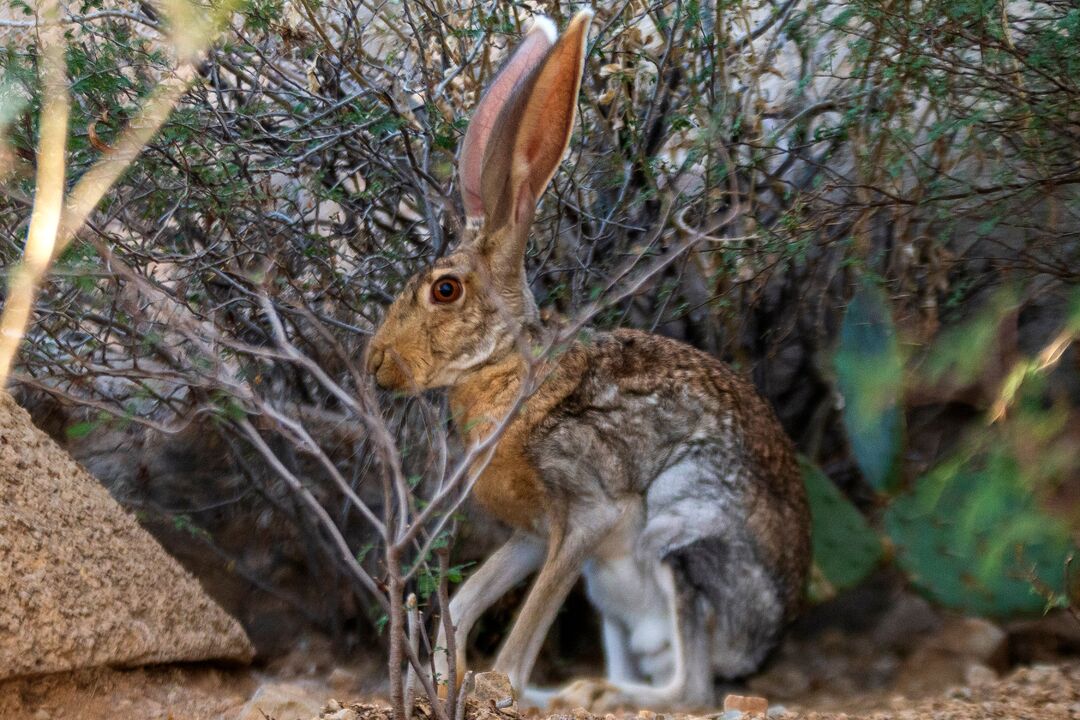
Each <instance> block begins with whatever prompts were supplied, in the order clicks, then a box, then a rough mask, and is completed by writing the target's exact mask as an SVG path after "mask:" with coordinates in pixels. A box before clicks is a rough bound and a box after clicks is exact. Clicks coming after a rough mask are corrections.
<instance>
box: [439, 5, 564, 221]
mask: <svg viewBox="0 0 1080 720" xmlns="http://www.w3.org/2000/svg"><path fill="white" fill-rule="evenodd" d="M555 37H556V32H555V23H553V22H552V21H551V20H550V19H548V18H546V17H544V16H542V15H538V16H536V17H535V18H534V19H533V24H532V27H531V28H529V32H528V34H526V35H525V39H524V40H522V41H521V45H519V46H518V48H517V50H515V51H514V54H513V55H511V56H510V59H509V60H508V61H507V62H506V64H505V65H504V66H503V68H502V70H500V71H499V74H498V75H496V76H495V80H494V82H492V83H491V87H489V88H488V91H487V92H486V93H484V97H483V98H482V99H481V100H480V104H479V105H477V106H476V110H475V111H474V112H473V116H472V120H470V121H469V127H468V129H467V130H466V131H465V138H464V139H463V140H462V142H461V155H460V156H459V157H458V177H459V178H460V179H461V195H462V200H463V202H464V204H465V216H466V217H467V218H468V219H470V220H479V219H482V218H483V217H484V201H483V198H482V196H481V190H480V176H481V172H482V170H483V166H484V153H485V152H486V151H487V147H488V141H489V140H490V139H491V134H492V130H493V129H494V128H495V123H496V121H497V120H498V117H499V114H500V113H501V112H502V110H503V108H504V107H506V103H507V102H508V101H509V100H510V98H511V96H512V93H513V90H514V87H515V86H516V85H517V84H518V83H519V82H521V79H522V78H525V77H528V75H529V73H531V72H532V71H533V70H535V69H536V67H537V66H538V65H539V64H540V62H541V61H542V60H543V59H544V57H545V56H546V55H547V52H548V50H550V49H551V47H552V45H554V44H555Z"/></svg>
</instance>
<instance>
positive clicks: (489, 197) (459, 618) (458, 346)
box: [366, 11, 809, 710]
mask: <svg viewBox="0 0 1080 720" xmlns="http://www.w3.org/2000/svg"><path fill="white" fill-rule="evenodd" d="M590 18H591V13H590V12H589V11H582V12H579V13H578V14H577V15H576V16H575V17H574V18H573V20H571V22H570V25H569V27H568V29H567V31H566V33H564V35H563V36H562V37H561V38H559V39H558V40H557V41H556V37H555V30H554V25H553V24H552V23H551V22H550V21H547V20H542V21H538V22H537V23H536V24H535V25H534V27H533V29H532V30H530V32H529V33H528V34H527V35H526V37H525V39H524V40H523V41H522V43H521V44H520V45H519V47H518V49H517V50H516V51H515V53H514V54H513V55H512V56H511V58H510V59H509V60H508V61H507V63H506V64H505V65H504V68H503V70H501V71H500V73H499V75H498V76H497V77H496V79H495V80H494V82H493V83H492V84H491V86H490V87H489V89H488V91H487V93H486V94H485V96H484V98H483V99H482V100H481V102H480V104H479V106H478V107H477V109H476V111H475V112H474V115H473V119H472V121H471V122H470V124H469V128H468V130H467V132H466V134H465V137H464V139H463V142H462V149H461V154H460V157H459V175H460V179H461V191H462V200H463V205H464V208H465V211H466V215H467V217H468V218H469V224H468V229H467V231H466V232H465V233H464V234H463V236H462V237H461V238H460V240H459V246H458V248H457V249H456V250H455V251H454V252H453V253H452V254H450V255H447V256H445V257H443V258H440V259H439V260H437V261H436V262H435V263H434V265H433V266H432V267H431V268H430V269H428V270H425V271H423V272H421V273H419V274H417V275H416V276H415V277H413V278H412V279H411V280H410V281H409V282H408V283H407V284H406V286H405V287H404V288H403V289H402V291H401V292H400V294H399V296H398V298H397V299H396V300H395V301H394V303H393V304H392V305H391V307H390V308H389V310H388V311H387V314H386V317H385V318H384V320H383V324H382V326H381V327H380V328H379V330H378V332H377V333H376V334H375V336H374V337H373V338H372V339H371V341H370V342H369V344H368V347H367V358H366V363H367V367H368V370H369V372H371V373H372V374H373V375H374V376H375V379H376V381H377V382H378V383H379V384H380V385H382V386H383V387H387V388H394V389H396V390H399V391H409V392H418V391H422V390H426V389H431V388H439V387H444V388H448V390H449V400H450V406H451V410H452V412H453V416H454V421H455V423H456V426H457V428H458V429H459V431H460V433H461V434H462V436H463V438H464V440H465V442H466V444H468V445H473V444H476V443H480V442H483V441H484V440H485V439H486V438H488V437H489V436H490V435H491V433H492V431H493V430H501V431H502V434H501V436H500V437H499V439H498V443H497V445H496V446H495V448H494V450H493V452H492V453H490V456H489V457H484V458H483V460H484V461H486V463H485V462H480V463H479V464H478V466H477V467H476V468H475V469H476V471H477V472H479V475H478V477H477V480H476V484H475V486H474V496H475V498H476V499H477V500H478V501H479V503H480V505H481V506H482V507H483V508H485V509H486V510H487V511H488V512H490V513H492V514H493V515H495V516H496V517H497V518H499V519H501V520H502V521H504V522H505V523H506V524H508V525H509V526H511V527H512V528H514V533H513V535H512V536H511V538H510V539H509V540H508V541H507V543H506V544H505V545H504V546H503V547H502V548H500V549H499V550H498V551H496V552H495V553H494V554H493V555H492V556H491V557H489V558H488V559H487V560H486V561H485V562H484V563H483V564H482V565H481V566H480V567H479V568H478V569H477V570H476V571H475V572H474V573H473V574H472V575H470V577H469V578H468V579H467V580H466V582H465V583H464V584H463V585H462V586H461V587H460V588H459V589H458V591H457V592H456V593H455V594H454V597H453V599H452V600H451V603H450V614H451V618H452V620H453V622H454V624H455V630H454V633H455V639H456V647H457V650H458V658H457V667H458V669H459V670H461V671H462V672H463V670H464V667H465V656H464V648H465V646H466V645H467V640H468V633H469V630H470V628H471V627H472V626H473V624H475V622H476V621H477V620H478V619H479V617H480V616H481V614H482V613H483V612H484V611H485V610H486V609H487V608H488V607H490V606H491V605H492V604H493V603H494V602H495V601H496V600H498V599H499V598H500V597H501V596H502V595H504V594H505V593H506V592H507V591H509V590H510V589H511V588H512V587H513V586H514V585H516V584H517V583H518V582H521V581H522V580H524V579H525V578H527V577H528V576H529V575H530V574H531V573H533V572H537V571H538V572H537V575H536V579H535V580H534V582H533V585H532V589H531V590H530V592H529V594H528V596H527V597H526V599H525V602H524V604H523V605H522V607H521V609H520V611H519V613H518V616H517V619H516V620H515V622H514V625H513V627H512V628H511V630H510V632H509V635H508V636H507V638H506V640H505V642H504V644H503V647H502V649H501V650H500V652H499V655H498V657H497V658H496V660H495V669H496V670H499V671H502V672H505V673H506V674H507V675H508V676H509V678H510V681H511V684H512V685H513V687H514V688H515V689H516V690H518V691H519V692H522V693H524V698H523V699H524V700H525V702H526V703H530V704H536V705H544V704H548V703H550V702H559V703H563V704H566V705H570V706H578V705H584V706H589V707H592V708H593V709H594V710H599V709H604V708H612V707H616V706H620V705H621V706H638V707H652V708H654V709H661V708H675V707H694V706H699V707H700V706H706V705H709V704H710V703H711V702H712V700H713V697H712V695H713V680H714V677H715V676H716V675H719V676H721V677H725V678H734V677H738V676H741V675H745V674H747V673H749V672H753V671H754V670H755V669H756V668H757V667H758V666H759V665H760V663H761V661H762V660H763V658H764V657H765V655H766V654H767V653H768V652H769V650H770V649H771V648H772V647H773V646H774V645H775V643H776V641H777V638H778V637H779V634H780V632H781V630H782V628H783V627H784V624H785V622H786V621H787V620H789V619H790V618H791V617H792V615H793V614H794V612H795V611H796V609H797V607H798V604H799V599H800V597H801V595H802V591H803V588H804V584H805V580H806V574H807V570H808V566H809V512H808V510H807V504H806V497H805V491H804V488H803V485H802V481H801V478H800V473H799V468H798V464H797V463H796V460H795V454H794V451H793V448H792V445H791V443H790V441H789V440H788V439H787V437H786V436H785V435H784V432H783V430H782V429H781V427H780V424H779V422H778V421H777V419H776V417H775V415H774V414H773V413H772V411H771V410H770V408H769V407H768V404H767V403H766V402H765V401H764V400H763V399H762V398H761V397H760V396H759V395H758V394H757V393H756V392H755V391H754V389H753V387H752V386H751V385H750V384H749V383H747V382H746V381H745V380H744V379H742V378H741V377H740V376H738V375H737V374H735V373H734V372H733V371H732V370H731V369H730V368H728V367H727V366H726V365H724V364H723V363H721V362H720V361H718V360H716V359H715V358H713V357H711V356H709V355H708V354H706V353H703V352H700V351H698V350H695V349H693V348H691V347H689V346H688V345H685V344H683V343H680V342H677V341H674V340H671V339H667V338H664V337H660V336H657V335H651V334H647V333H642V332H637V331H633V330H616V331H614V332H598V331H586V332H585V333H583V334H582V335H581V336H580V337H579V338H578V339H577V340H576V341H575V342H573V343H572V344H571V345H570V347H568V348H566V349H565V351H564V352H561V353H558V354H556V355H554V356H552V357H551V358H549V359H543V360H542V363H541V364H542V365H543V367H542V368H541V369H542V370H543V372H542V376H543V378H544V379H543V381H542V383H541V384H540V385H539V387H538V388H537V389H535V392H532V393H523V391H522V388H523V386H524V385H525V383H526V382H527V380H528V378H529V377H530V372H531V370H535V369H536V367H535V363H533V362H532V361H531V360H529V359H528V356H530V355H531V353H532V350H533V349H535V348H539V347H542V346H543V345H544V343H543V340H544V338H545V337H546V336H547V335H546V333H545V330H544V328H543V327H542V326H541V324H540V321H539V314H538V312H537V308H536V303H535V300H534V299H533V296H532V293H531V291H530V289H529V286H528V281H527V278H526V275H525V267H524V258H525V250H526V246H527V241H528V235H529V228H530V225H531V223H532V218H533V214H534V212H535V208H536V203H537V201H538V200H539V197H540V195H541V194H542V193H543V192H544V188H545V187H546V186H547V184H548V182H549V181H550V179H551V177H552V175H553V174H554V172H555V170H556V168H557V167H558V164H559V162H560V161H561V159H562V155H563V153H564V152H565V150H566V147H567V145H568V143H569V140H570V135H571V131H572V128H573V125H574V113H575V107H576V102H577V96H578V91H579V88H580V79H581V72H582V66H583V63H584V58H585V53H586V39H587V31H588V26H589V21H590ZM523 395H527V397H525V399H524V401H523V402H522V404H521V405H520V406H518V402H519V399H520V398H521V397H522V396H523ZM515 409H516V410H517V412H513V411H514V410H515ZM582 575H584V577H585V579H586V586H587V591H588V594H589V597H590V598H591V600H592V602H593V604H594V605H595V606H596V607H597V608H598V609H599V610H600V613H601V615H602V618H603V639H604V647H605V655H606V659H607V677H606V679H604V680H582V681H578V682H576V683H572V684H571V685H569V686H568V687H566V688H563V689H561V690H557V691H548V692H544V691H538V690H533V689H531V688H529V687H528V685H527V683H528V680H529V674H530V672H531V670H532V667H533V664H534V663H535V660H536V657H537V654H538V653H539V650H540V646H541V644H542V643H543V640H544V636H545V634H546V632H547V630H548V628H549V627H550V626H551V624H552V622H554V620H555V617H556V614H557V613H558V610H559V608H560V607H561V605H562V603H563V601H564V599H565V598H566V596H567V594H568V593H569V592H570V590H571V589H572V587H573V586H574V584H575V582H576V581H577V579H578V578H579V577H581V576H582ZM440 632H441V631H440ZM447 646H448V644H447V642H446V639H445V638H444V637H442V636H441V634H440V638H439V639H438V640H437V642H436V647H441V648H445V647H447ZM434 660H435V667H436V672H437V674H438V675H439V676H440V678H439V680H440V682H444V683H447V682H449V681H450V678H448V677H447V676H446V673H447V671H448V661H447V658H446V657H445V655H444V653H441V652H436V657H435V659H434Z"/></svg>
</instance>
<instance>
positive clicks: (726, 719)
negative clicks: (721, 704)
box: [720, 710, 743, 720]
mask: <svg viewBox="0 0 1080 720" xmlns="http://www.w3.org/2000/svg"><path fill="white" fill-rule="evenodd" d="M742 716H743V711H742V710H725V711H724V714H723V715H721V716H720V720H741V718H742Z"/></svg>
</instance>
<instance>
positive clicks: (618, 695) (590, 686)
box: [551, 679, 624, 713]
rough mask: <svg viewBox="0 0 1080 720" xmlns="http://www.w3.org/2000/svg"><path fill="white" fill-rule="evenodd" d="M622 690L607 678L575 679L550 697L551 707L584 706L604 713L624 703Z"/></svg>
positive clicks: (595, 711)
mask: <svg viewBox="0 0 1080 720" xmlns="http://www.w3.org/2000/svg"><path fill="white" fill-rule="evenodd" d="M623 701H624V698H623V694H622V690H621V689H620V688H619V687H618V686H616V685H612V684H611V683H609V682H608V681H607V680H599V679H586V680H575V681H574V682H572V683H570V684H569V685H567V686H566V687H564V688H563V689H562V690H560V691H559V692H558V693H556V694H555V697H553V698H552V699H551V707H552V708H560V707H561V708H579V707H580V708H585V709H586V710H590V711H592V712H594V713H605V712H609V711H612V710H615V709H617V708H618V707H620V706H621V705H622V704H624V702H623Z"/></svg>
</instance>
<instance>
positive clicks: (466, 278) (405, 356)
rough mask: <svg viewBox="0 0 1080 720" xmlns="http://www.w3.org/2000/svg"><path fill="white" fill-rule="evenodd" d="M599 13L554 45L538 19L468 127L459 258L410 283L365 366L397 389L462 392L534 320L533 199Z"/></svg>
mask: <svg viewBox="0 0 1080 720" xmlns="http://www.w3.org/2000/svg"><path fill="white" fill-rule="evenodd" d="M591 18H592V12H591V11H588V10H583V11H581V12H579V13H578V14H577V15H575V16H574V18H573V20H571V22H570V25H569V26H568V28H567V30H566V32H565V33H564V34H563V35H562V37H561V38H558V39H556V33H555V26H554V24H553V23H552V22H551V21H550V20H548V19H547V18H543V17H540V18H537V19H536V21H535V22H534V23H533V26H532V28H531V29H530V31H529V32H528V34H527V35H526V36H525V38H524V40H522V42H521V44H520V45H519V46H518V48H517V50H516V51H515V52H514V53H513V55H512V56H511V57H510V59H509V60H508V61H507V62H506V64H505V66H504V67H503V69H502V70H501V71H500V72H499V74H498V75H497V76H496V78H495V80H494V81H493V82H492V84H491V86H490V87H489V88H488V90H487V92H486V93H485V94H484V97H483V99H482V100H481V101H480V103H479V105H478V106H477V108H476V111H475V112H474V114H473V118H472V120H471V122H470V123H469V127H468V130H467V131H466V133H465V138H464V140H463V142H462V146H461V153H460V157H459V159H458V176H459V181H460V186H461V193H462V201H463V204H464V207H465V214H466V217H467V220H468V223H467V227H466V230H465V233H464V235H463V237H462V238H461V239H460V241H459V242H458V245H457V247H456V248H455V250H454V252H452V253H451V254H449V255H447V256H445V257H443V258H441V259H439V260H438V261H437V262H435V264H434V265H433V266H432V267H431V268H429V269H427V270H424V271H422V272H420V273H418V274H417V275H415V276H414V277H413V278H412V279H410V280H409V282H408V283H406V285H405V287H404V289H403V290H402V291H401V293H400V294H399V295H398V297H397V298H396V299H395V301H394V303H393V304H392V305H391V306H390V308H389V310H388V311H387V313H386V317H385V319H384V320H383V323H382V326H381V327H380V328H379V330H378V332H376V334H375V337H373V338H372V339H371V342H370V343H369V344H368V351H367V361H366V362H367V368H368V371H369V372H371V373H372V374H373V375H374V376H375V379H376V381H377V382H378V383H379V385H381V386H383V387H385V388H391V389H395V390H399V391H406V392H408V391H412V392H418V391H421V390H425V389H429V388H436V387H447V386H451V385H454V384H455V383H456V382H457V381H458V379H459V378H461V377H462V376H464V375H466V374H468V373H470V372H473V371H476V370H478V369H480V368H482V367H484V366H487V365H491V364H495V363H498V362H499V361H500V360H501V359H503V358H505V357H507V356H508V354H509V353H513V352H516V343H517V339H518V338H519V337H521V334H522V333H523V332H525V331H527V330H528V328H530V327H532V326H535V325H536V323H537V309H536V302H535V300H534V299H533V296H532V292H531V291H530V290H529V286H528V282H527V279H526V275H525V249H526V244H527V241H528V236H529V228H530V226H531V224H532V219H533V214H534V213H535V211H536V204H537V202H538V201H539V199H540V196H541V195H542V194H543V192H544V190H545V188H546V187H547V185H548V183H549V182H550V181H551V178H552V176H553V175H554V174H555V170H556V169H557V168H558V166H559V163H560V162H561V160H562V157H563V154H564V153H565V152H566V148H567V146H568V145H569V143H570V135H571V132H572V130H573V127H574V116H575V110H576V105H577V96H578V90H579V88H580V85H581V72H582V67H583V64H584V61H585V42H586V39H587V35H588V27H589V21H590V20H591Z"/></svg>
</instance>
